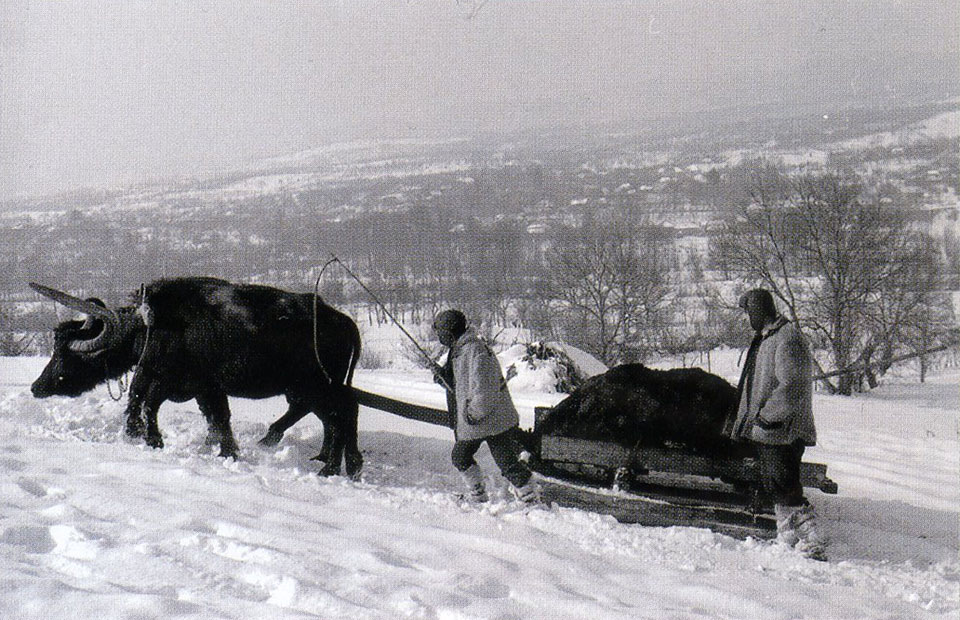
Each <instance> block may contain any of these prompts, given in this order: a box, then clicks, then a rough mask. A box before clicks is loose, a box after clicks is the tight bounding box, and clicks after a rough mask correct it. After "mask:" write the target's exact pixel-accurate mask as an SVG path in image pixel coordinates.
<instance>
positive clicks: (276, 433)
mask: <svg viewBox="0 0 960 620" xmlns="http://www.w3.org/2000/svg"><path fill="white" fill-rule="evenodd" d="M287 403H288V404H289V405H290V407H289V408H288V409H287V412H286V413H285V414H283V415H282V416H280V418H279V419H278V420H277V421H276V422H274V423H273V424H271V425H270V428H269V429H267V434H266V435H264V436H263V439H261V440H260V442H259V443H260V445H261V446H265V447H273V446H275V445H277V444H278V443H280V440H281V439H283V434H284V433H285V432H287V429H288V428H290V427H291V426H293V425H294V424H296V423H297V422H299V421H300V420H301V419H303V417H304V416H306V415H307V414H308V413H310V408H309V407H308V406H307V405H306V404H304V403H303V401H301V400H300V399H297V398H291V397H290V396H287Z"/></svg>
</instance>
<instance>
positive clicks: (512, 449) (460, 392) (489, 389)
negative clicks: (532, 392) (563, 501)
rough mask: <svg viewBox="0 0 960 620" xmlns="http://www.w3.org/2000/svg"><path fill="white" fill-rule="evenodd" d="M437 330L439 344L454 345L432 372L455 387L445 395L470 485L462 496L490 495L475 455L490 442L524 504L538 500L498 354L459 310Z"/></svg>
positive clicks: (437, 323) (458, 458)
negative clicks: (523, 456) (518, 438)
mask: <svg viewBox="0 0 960 620" xmlns="http://www.w3.org/2000/svg"><path fill="white" fill-rule="evenodd" d="M433 329H434V331H435V332H436V334H437V337H438V338H439V340H440V343H441V344H443V345H444V346H447V347H450V352H449V354H448V355H447V363H446V365H445V366H443V367H439V366H437V367H435V368H434V374H435V375H436V376H437V381H438V382H439V383H445V384H446V386H447V387H449V388H452V391H453V394H452V395H451V394H448V399H447V402H448V408H449V409H451V411H450V414H451V420H452V421H453V430H454V437H455V439H456V442H455V443H454V445H453V452H452V454H451V460H452V461H453V466H454V467H456V468H457V471H459V472H460V475H461V476H462V477H463V481H464V484H465V486H466V493H465V494H464V495H463V498H464V499H465V500H467V501H469V502H473V503H480V502H485V501H487V499H488V497H487V492H486V487H485V486H484V482H483V472H482V471H481V470H480V466H479V465H478V464H477V461H476V460H475V459H474V455H475V454H476V453H477V450H479V449H480V445H481V444H483V443H484V442H486V443H487V446H488V447H489V448H490V454H491V455H492V456H493V460H494V461H495V462H496V463H497V466H498V467H499V468H500V472H501V473H502V474H503V477H504V478H506V479H507V480H508V481H509V482H510V488H511V490H512V491H513V494H514V495H515V496H516V497H517V498H518V499H519V500H521V501H524V502H532V503H535V502H537V501H539V498H540V488H539V485H538V484H537V483H536V482H535V481H532V480H531V479H530V478H531V472H530V469H529V468H528V467H527V466H526V464H525V463H523V462H522V461H521V460H520V459H519V458H518V455H519V452H520V449H519V447H518V445H517V443H516V442H515V441H514V439H513V437H514V433H515V432H516V428H517V425H518V424H519V423H520V417H519V416H518V415H517V410H516V408H515V407H514V406H513V400H512V399H511V398H510V392H509V391H507V382H506V381H505V380H504V378H503V373H502V371H501V369H500V362H499V361H497V357H496V355H494V354H493V351H491V350H490V347H488V346H487V345H486V344H485V343H484V342H483V341H482V340H480V338H479V337H477V335H476V334H475V333H473V332H472V331H470V330H468V329H467V319H466V317H465V316H464V314H463V313H462V312H460V311H459V310H444V311H443V312H441V313H440V314H438V315H437V317H436V319H435V320H434V322H433ZM441 377H442V381H441V379H440V378H441ZM451 396H452V397H451Z"/></svg>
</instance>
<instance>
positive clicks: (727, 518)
mask: <svg viewBox="0 0 960 620" xmlns="http://www.w3.org/2000/svg"><path fill="white" fill-rule="evenodd" d="M542 493H543V499H544V500H545V501H547V502H552V503H556V504H557V505H559V506H566V507H569V508H579V509H583V510H588V511H590V512H598V513H600V514H607V515H610V516H612V517H613V518H615V519H616V520H617V521H620V522H621V523H638V524H641V525H649V526H657V527H670V526H686V527H703V528H709V529H711V530H713V531H716V532H719V533H722V534H727V535H729V536H734V537H737V538H746V537H747V536H753V537H755V538H773V537H774V536H776V522H775V521H774V520H773V519H772V518H770V517H768V516H764V515H752V514H750V513H748V512H746V511H744V510H735V509H728V508H723V507H718V506H710V505H685V504H675V503H671V502H669V501H663V500H662V499H651V498H646V497H642V496H634V495H627V494H610V493H603V492H599V491H596V490H590V489H589V488H587V487H581V486H579V485H570V484H566V483H563V482H559V481H552V480H550V479H545V480H543V481H542Z"/></svg>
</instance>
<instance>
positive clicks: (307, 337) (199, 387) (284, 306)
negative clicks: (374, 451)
mask: <svg viewBox="0 0 960 620" xmlns="http://www.w3.org/2000/svg"><path fill="white" fill-rule="evenodd" d="M31 286H32V287H33V288H34V289H35V290H37V291H39V292H41V293H42V294H44V295H46V296H48V297H51V298H53V299H54V300H56V301H58V302H60V303H62V304H64V305H67V306H70V307H72V308H74V309H76V310H79V311H81V312H84V313H86V314H87V315H88V318H87V320H86V321H83V322H81V321H66V322H63V323H61V324H60V325H59V326H57V328H56V330H55V337H54V351H53V356H52V358H51V359H50V361H49V363H48V364H47V366H46V368H44V370H43V373H42V374H41V375H40V377H39V378H38V379H37V380H36V381H35V382H34V384H33V387H32V391H33V394H34V395H35V396H36V397H38V398H43V397H46V396H52V395H62V396H78V395H80V394H82V393H83V392H86V391H88V390H90V389H92V388H94V387H95V386H96V385H98V384H100V383H103V382H105V381H107V380H109V379H116V378H118V377H120V376H122V375H123V374H124V373H126V372H127V371H129V370H130V369H132V368H133V367H136V372H135V373H134V376H133V379H132V381H131V384H130V395H129V401H128V404H127V411H126V416H127V423H126V432H127V434H128V435H130V436H133V437H143V438H144V439H145V440H146V442H147V444H149V445H151V446H154V447H162V446H163V439H162V437H161V435H160V429H159V427H158V426H157V410H158V409H159V407H160V405H161V404H162V403H163V402H164V401H166V400H172V401H174V402H184V401H187V400H190V399H196V401H197V404H198V405H199V407H200V411H201V412H202V413H203V415H204V417H205V418H206V420H207V424H208V426H209V429H210V435H209V436H208V443H219V444H220V454H221V456H235V455H236V450H237V445H236V441H235V440H234V437H233V431H232V430H231V427H230V409H229V407H228V405H227V397H228V396H238V397H242V398H266V397H270V396H277V395H279V394H283V395H285V396H286V398H287V402H288V404H289V409H288V411H287V413H286V414H284V415H283V416H282V417H281V418H280V419H278V420H277V421H276V422H274V423H273V424H272V425H271V426H270V430H269V432H268V433H267V435H266V436H265V437H264V438H263V439H262V440H261V443H262V444H266V445H275V444H276V443H277V442H279V441H280V438H281V437H282V436H283V433H284V431H286V429H288V428H289V427H290V426H292V425H293V424H294V423H296V422H297V420H299V419H301V418H302V417H303V416H305V415H307V414H308V413H310V412H313V413H315V414H316V415H317V416H318V417H320V418H321V419H322V420H323V421H324V429H325V441H324V452H325V454H321V455H318V457H317V458H320V459H323V460H326V464H325V466H324V468H323V470H322V471H321V473H323V474H325V475H329V474H336V473H339V471H340V462H341V459H342V458H344V455H345V460H346V469H347V474H348V475H351V476H356V475H357V474H358V473H359V471H360V468H361V466H362V464H363V458H362V456H361V455H360V451H359V449H358V447H357V411H358V405H357V401H356V397H355V395H354V393H353V389H352V388H351V387H350V384H351V381H352V379H353V371H354V368H355V367H356V364H357V361H358V359H359V357H360V333H359V330H358V329H357V325H356V323H354V321H353V320H352V319H351V318H350V317H348V316H346V315H345V314H343V313H341V312H339V311H337V310H335V309H334V308H332V307H330V306H329V305H327V304H325V303H324V302H323V301H322V300H320V299H319V298H317V297H315V296H314V295H312V294H309V293H290V292H286V291H282V290H279V289H276V288H271V287H267V286H259V285H252V284H232V283H230V282H226V281H223V280H218V279H215V278H200V277H196V278H173V279H163V280H157V281H154V282H152V283H151V284H149V285H148V286H147V287H146V288H145V289H144V291H143V292H142V295H141V296H140V297H139V305H130V306H126V307H121V308H118V309H117V310H110V309H108V308H105V307H103V304H102V302H100V303H95V301H94V300H81V299H78V298H75V297H71V296H69V295H67V294H65V293H61V292H59V291H55V290H53V289H48V288H46V287H42V286H39V285H31ZM344 453H345V454H344Z"/></svg>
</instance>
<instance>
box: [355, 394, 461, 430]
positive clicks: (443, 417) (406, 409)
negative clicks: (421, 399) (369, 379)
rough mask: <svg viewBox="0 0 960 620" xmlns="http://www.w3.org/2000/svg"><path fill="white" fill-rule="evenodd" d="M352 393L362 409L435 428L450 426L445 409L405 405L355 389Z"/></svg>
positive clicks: (401, 402) (398, 401)
mask: <svg viewBox="0 0 960 620" xmlns="http://www.w3.org/2000/svg"><path fill="white" fill-rule="evenodd" d="M353 391H354V393H355V394H356V395H357V401H358V402H359V403H360V404H361V405H363V406H364V407H370V408H371V409H378V410H380V411H385V412H387V413H392V414H394V415H398V416H400V417H403V418H407V419H410V420H416V421H418V422H426V423H428V424H436V425H437V426H449V425H450V424H449V418H448V416H447V412H446V410H445V409H434V408H433V407H425V406H423V405H414V404H411V403H405V402H403V401H400V400H395V399H393V398H388V397H386V396H381V395H379V394H373V393H371V392H365V391H363V390H359V389H357V388H353Z"/></svg>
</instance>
